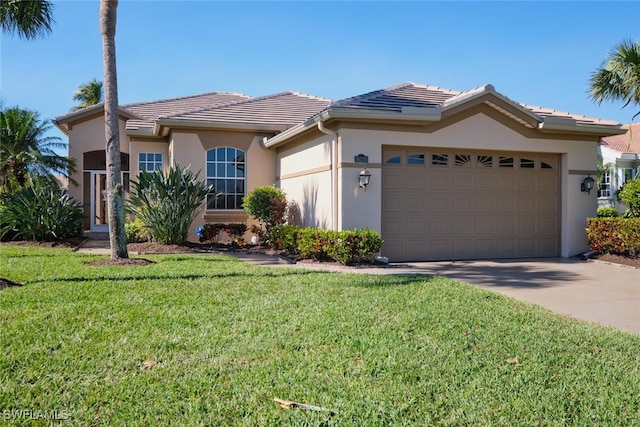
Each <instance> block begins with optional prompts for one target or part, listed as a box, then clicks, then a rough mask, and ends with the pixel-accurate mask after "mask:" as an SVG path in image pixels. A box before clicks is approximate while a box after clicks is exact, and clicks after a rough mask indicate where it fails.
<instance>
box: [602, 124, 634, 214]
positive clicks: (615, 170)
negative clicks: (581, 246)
mask: <svg viewBox="0 0 640 427" xmlns="http://www.w3.org/2000/svg"><path fill="white" fill-rule="evenodd" d="M622 129H627V133H626V134H624V135H613V136H609V137H606V138H602V143H601V144H600V148H599V153H598V157H599V159H601V160H602V165H603V166H604V171H603V172H602V175H601V177H600V186H599V188H598V206H612V207H615V208H616V209H618V211H619V212H620V213H623V212H624V211H625V210H626V206H624V205H623V204H622V203H620V202H618V201H617V199H616V191H618V190H619V189H620V188H621V187H622V186H623V185H624V183H625V182H627V181H628V180H630V179H634V178H638V177H640V123H634V124H628V125H624V126H622Z"/></svg>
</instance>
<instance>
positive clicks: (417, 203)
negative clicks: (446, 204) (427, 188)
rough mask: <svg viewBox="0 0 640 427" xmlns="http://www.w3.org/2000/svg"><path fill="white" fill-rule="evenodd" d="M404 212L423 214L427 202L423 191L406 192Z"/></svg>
mask: <svg viewBox="0 0 640 427" xmlns="http://www.w3.org/2000/svg"><path fill="white" fill-rule="evenodd" d="M405 203H406V211H407V212H410V213H415V212H418V213H423V214H424V213H425V212H426V211H427V208H428V200H427V198H426V197H425V196H424V192H423V191H407V192H406V202H405Z"/></svg>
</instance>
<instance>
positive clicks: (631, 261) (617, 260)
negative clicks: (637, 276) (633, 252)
mask: <svg viewBox="0 0 640 427" xmlns="http://www.w3.org/2000/svg"><path fill="white" fill-rule="evenodd" d="M593 259H597V260H598V261H606V262H610V263H612V264H622V265H627V266H629V267H635V268H638V269H640V258H631V257H626V256H622V255H614V254H598V255H596V256H594V257H593Z"/></svg>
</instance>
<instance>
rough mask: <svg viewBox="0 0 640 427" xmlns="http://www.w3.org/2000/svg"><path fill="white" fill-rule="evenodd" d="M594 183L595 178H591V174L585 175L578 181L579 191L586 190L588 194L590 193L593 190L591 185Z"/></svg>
mask: <svg viewBox="0 0 640 427" xmlns="http://www.w3.org/2000/svg"><path fill="white" fill-rule="evenodd" d="M595 183H596V180H595V179H593V178H591V175H589V176H587V177H586V178H585V179H583V180H582V182H581V183H580V191H586V192H587V193H588V194H591V190H593V186H594V184H595Z"/></svg>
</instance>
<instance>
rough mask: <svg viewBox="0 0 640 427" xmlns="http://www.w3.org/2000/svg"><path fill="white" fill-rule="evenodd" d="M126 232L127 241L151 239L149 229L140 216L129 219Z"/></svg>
mask: <svg viewBox="0 0 640 427" xmlns="http://www.w3.org/2000/svg"><path fill="white" fill-rule="evenodd" d="M124 232H125V235H126V237H127V243H141V242H148V241H150V240H151V235H150V234H149V231H148V230H147V229H146V228H145V226H144V224H143V223H142V221H141V220H140V219H139V218H135V219H133V220H132V221H128V222H127V223H125V224H124Z"/></svg>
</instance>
